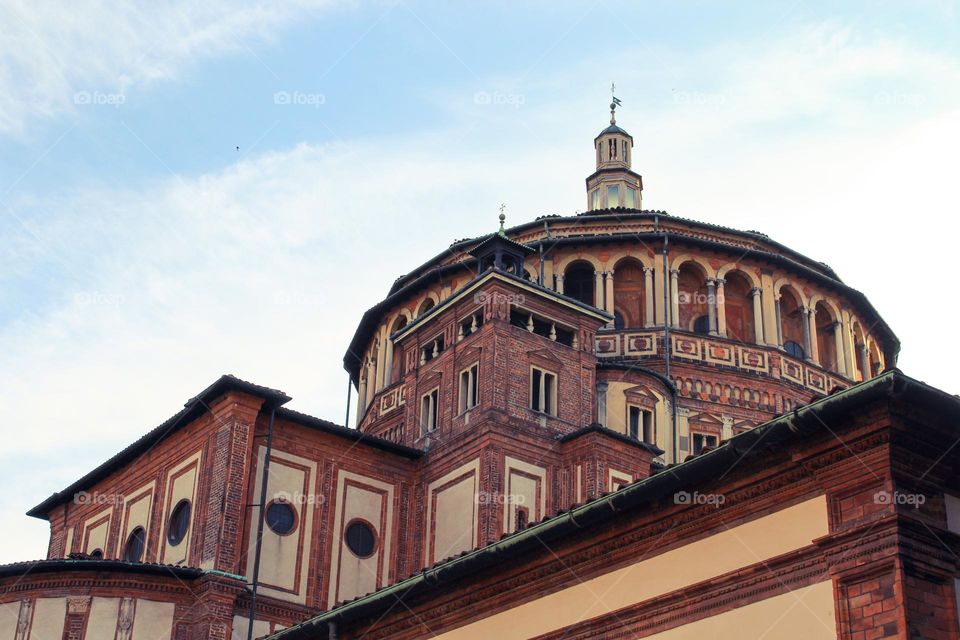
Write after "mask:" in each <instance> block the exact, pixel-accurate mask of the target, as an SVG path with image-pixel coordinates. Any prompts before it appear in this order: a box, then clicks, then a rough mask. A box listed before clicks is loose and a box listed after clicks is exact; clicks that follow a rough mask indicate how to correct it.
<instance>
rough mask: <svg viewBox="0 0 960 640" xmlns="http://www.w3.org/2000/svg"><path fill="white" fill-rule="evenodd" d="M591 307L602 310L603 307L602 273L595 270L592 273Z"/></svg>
mask: <svg viewBox="0 0 960 640" xmlns="http://www.w3.org/2000/svg"><path fill="white" fill-rule="evenodd" d="M593 306H595V307H596V308H597V309H604V308H605V307H604V306H603V271H600V270H599V269H597V270H596V271H594V272H593Z"/></svg>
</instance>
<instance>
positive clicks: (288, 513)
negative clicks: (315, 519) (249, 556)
mask: <svg viewBox="0 0 960 640" xmlns="http://www.w3.org/2000/svg"><path fill="white" fill-rule="evenodd" d="M267 526H268V527H270V530H271V531H273V532H274V533H275V534H277V535H278V536H285V535H287V534H290V533H293V530H294V529H295V528H296V526H297V512H296V511H294V510H293V507H292V506H291V505H290V503H289V502H271V503H270V504H269V505H268V506H267Z"/></svg>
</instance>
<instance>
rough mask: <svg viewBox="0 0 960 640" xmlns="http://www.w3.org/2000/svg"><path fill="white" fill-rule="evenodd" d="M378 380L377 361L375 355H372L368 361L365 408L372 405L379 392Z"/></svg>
mask: <svg viewBox="0 0 960 640" xmlns="http://www.w3.org/2000/svg"><path fill="white" fill-rule="evenodd" d="M376 380H377V362H376V360H374V359H373V356H370V359H369V361H368V362H367V403H366V404H365V405H364V408H366V407H369V406H370V403H371V402H373V396H375V395H376V394H377V389H376Z"/></svg>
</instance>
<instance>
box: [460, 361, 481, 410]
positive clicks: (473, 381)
mask: <svg viewBox="0 0 960 640" xmlns="http://www.w3.org/2000/svg"><path fill="white" fill-rule="evenodd" d="M479 371H480V365H479V364H475V365H473V366H472V367H469V368H468V369H464V370H463V371H461V372H460V413H463V412H464V411H469V410H470V409H473V408H474V407H475V406H477V374H478V373H479Z"/></svg>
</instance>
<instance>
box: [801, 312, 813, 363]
mask: <svg viewBox="0 0 960 640" xmlns="http://www.w3.org/2000/svg"><path fill="white" fill-rule="evenodd" d="M800 313H801V315H802V316H803V320H802V321H801V324H802V325H803V359H804V360H806V361H807V362H811V361H812V360H813V358H812V357H811V356H812V354H811V353H810V352H811V351H812V347H811V346H810V309H808V308H807V307H803V308H802V309H800Z"/></svg>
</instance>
